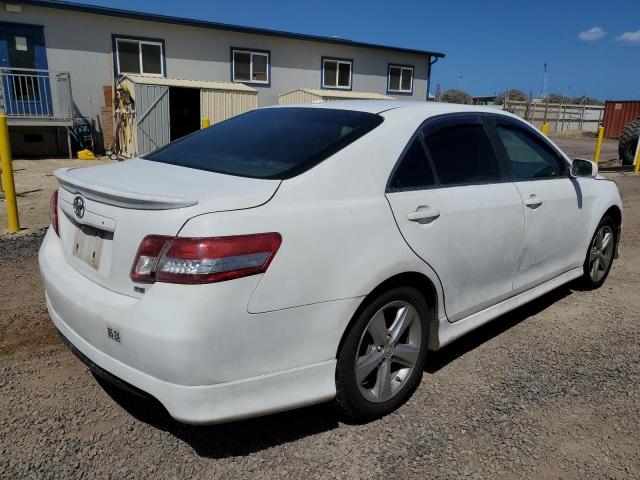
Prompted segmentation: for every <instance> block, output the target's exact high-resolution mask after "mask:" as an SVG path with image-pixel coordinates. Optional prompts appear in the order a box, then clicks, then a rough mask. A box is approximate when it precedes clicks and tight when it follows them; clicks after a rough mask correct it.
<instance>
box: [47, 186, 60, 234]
mask: <svg viewBox="0 0 640 480" xmlns="http://www.w3.org/2000/svg"><path fill="white" fill-rule="evenodd" d="M49 220H50V221H51V226H52V227H53V231H54V232H56V235H58V236H60V227H59V224H58V190H56V191H55V192H53V195H51V203H50V205H49Z"/></svg>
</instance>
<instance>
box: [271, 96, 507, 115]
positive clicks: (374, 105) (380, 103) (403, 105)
mask: <svg viewBox="0 0 640 480" xmlns="http://www.w3.org/2000/svg"><path fill="white" fill-rule="evenodd" d="M278 107H295V108H302V107H304V108H330V109H338V110H352V111H356V112H367V113H382V112H386V111H389V110H395V111H398V110H403V111H408V110H411V111H412V112H416V111H420V112H421V113H422V114H424V116H425V117H430V116H433V115H442V114H446V113H474V112H476V113H497V114H504V115H507V116H510V115H509V114H508V113H507V112H503V111H502V110H500V109H498V108H492V107H485V106H481V105H460V104H457V103H441V102H426V101H403V100H331V101H320V102H313V103H300V104H294V105H278Z"/></svg>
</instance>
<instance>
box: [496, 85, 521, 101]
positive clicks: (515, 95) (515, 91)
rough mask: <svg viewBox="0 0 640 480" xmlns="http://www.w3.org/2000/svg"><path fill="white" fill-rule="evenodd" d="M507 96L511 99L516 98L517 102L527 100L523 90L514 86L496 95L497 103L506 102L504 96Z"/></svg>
mask: <svg viewBox="0 0 640 480" xmlns="http://www.w3.org/2000/svg"><path fill="white" fill-rule="evenodd" d="M505 96H506V97H507V98H508V99H509V100H515V101H517V102H524V101H525V100H527V96H526V95H525V93H524V92H523V91H522V90H518V89H517V88H512V89H511V90H506V91H504V92H502V93H501V94H500V95H498V96H497V97H496V105H500V104H501V103H504V97H505Z"/></svg>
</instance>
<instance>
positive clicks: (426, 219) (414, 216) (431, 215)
mask: <svg viewBox="0 0 640 480" xmlns="http://www.w3.org/2000/svg"><path fill="white" fill-rule="evenodd" d="M439 216H440V212H439V211H438V210H435V209H433V208H430V207H427V206H424V205H423V206H420V207H418V208H417V209H416V211H415V212H411V213H409V214H408V215H407V219H408V220H409V221H410V222H418V223H419V224H421V225H426V224H427V223H431V222H433V221H434V220H435V219H437V218H438V217H439Z"/></svg>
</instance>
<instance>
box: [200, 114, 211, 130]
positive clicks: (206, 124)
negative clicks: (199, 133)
mask: <svg viewBox="0 0 640 480" xmlns="http://www.w3.org/2000/svg"><path fill="white" fill-rule="evenodd" d="M201 125H202V128H209V119H208V118H207V117H203V118H202V122H201Z"/></svg>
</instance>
